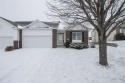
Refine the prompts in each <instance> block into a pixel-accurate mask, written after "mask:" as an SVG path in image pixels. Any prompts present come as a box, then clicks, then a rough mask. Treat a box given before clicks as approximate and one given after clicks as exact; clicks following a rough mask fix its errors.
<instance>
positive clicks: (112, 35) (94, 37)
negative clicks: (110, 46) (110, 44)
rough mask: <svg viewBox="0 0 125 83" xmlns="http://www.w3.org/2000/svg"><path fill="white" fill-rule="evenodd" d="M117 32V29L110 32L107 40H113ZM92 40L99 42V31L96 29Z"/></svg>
mask: <svg viewBox="0 0 125 83" xmlns="http://www.w3.org/2000/svg"><path fill="white" fill-rule="evenodd" d="M115 34H116V30H115V31H113V32H112V33H111V34H110V36H109V37H108V38H107V41H113V40H114V36H115ZM92 42H94V43H97V42H98V33H97V31H96V30H94V31H93V38H92Z"/></svg>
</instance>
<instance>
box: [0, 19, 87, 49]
mask: <svg viewBox="0 0 125 83" xmlns="http://www.w3.org/2000/svg"><path fill="white" fill-rule="evenodd" d="M59 23H60V22H59V21H57V22H42V21H39V20H35V21H16V22H12V21H10V20H7V19H5V18H2V17H0V49H1V48H2V49H4V48H5V47H7V46H14V48H15V49H17V48H56V47H58V46H60V45H61V46H63V45H64V43H66V42H70V43H71V42H75V43H82V42H83V43H85V44H88V29H87V28H85V27H83V26H82V25H80V24H78V25H75V26H70V27H68V28H67V29H62V30H60V29H59V28H58V27H59ZM19 26H20V27H21V28H20V27H19Z"/></svg>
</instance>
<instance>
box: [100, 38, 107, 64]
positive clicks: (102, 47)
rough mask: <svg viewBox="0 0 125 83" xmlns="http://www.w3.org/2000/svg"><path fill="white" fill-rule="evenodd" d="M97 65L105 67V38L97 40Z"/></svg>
mask: <svg viewBox="0 0 125 83" xmlns="http://www.w3.org/2000/svg"><path fill="white" fill-rule="evenodd" d="M99 64H101V65H103V66H107V65H108V62H107V40H106V38H99Z"/></svg>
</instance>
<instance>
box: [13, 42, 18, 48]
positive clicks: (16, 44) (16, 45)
mask: <svg viewBox="0 0 125 83" xmlns="http://www.w3.org/2000/svg"><path fill="white" fill-rule="evenodd" d="M13 45H14V49H18V41H13Z"/></svg>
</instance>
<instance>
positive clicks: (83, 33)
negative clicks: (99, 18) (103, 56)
mask: <svg viewBox="0 0 125 83" xmlns="http://www.w3.org/2000/svg"><path fill="white" fill-rule="evenodd" d="M82 42H84V32H82Z"/></svg>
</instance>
